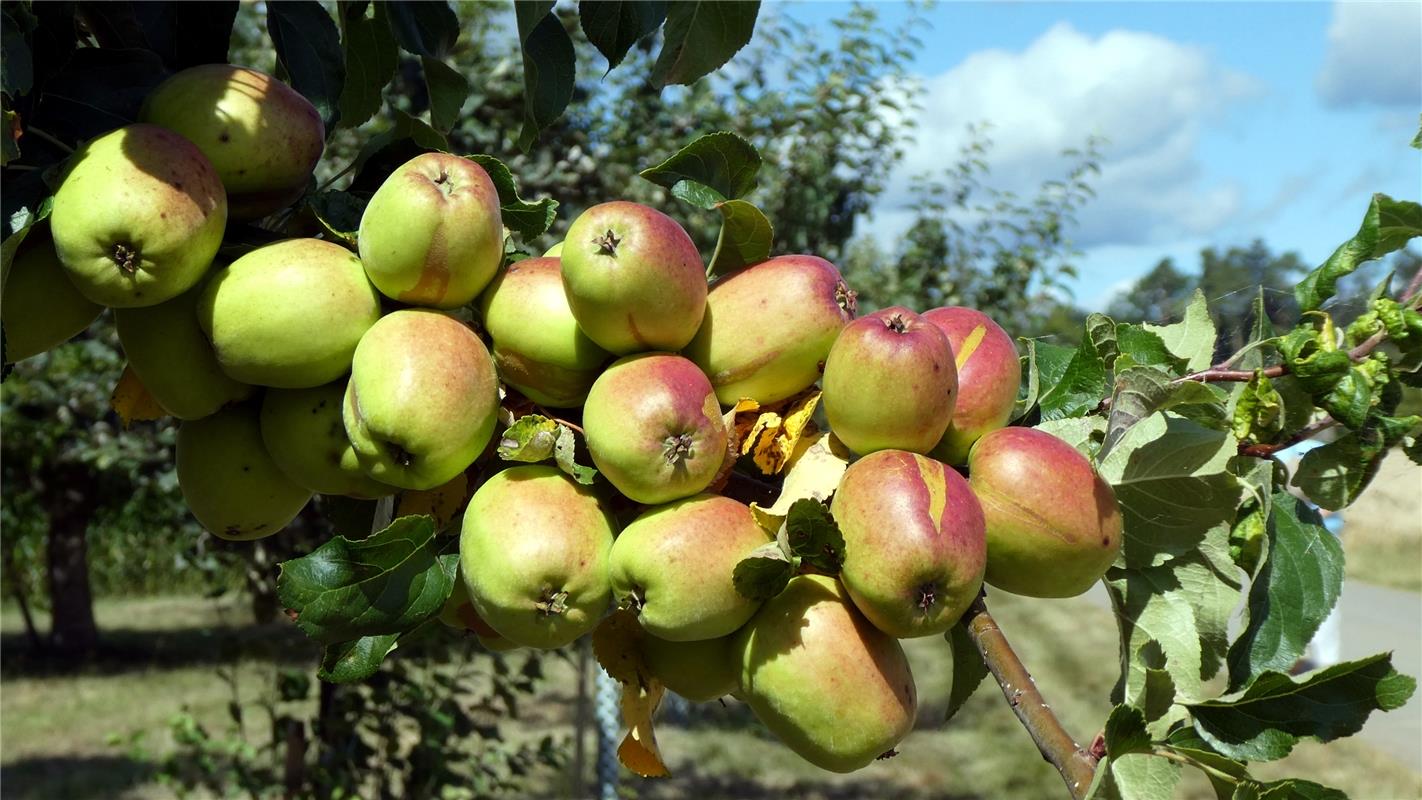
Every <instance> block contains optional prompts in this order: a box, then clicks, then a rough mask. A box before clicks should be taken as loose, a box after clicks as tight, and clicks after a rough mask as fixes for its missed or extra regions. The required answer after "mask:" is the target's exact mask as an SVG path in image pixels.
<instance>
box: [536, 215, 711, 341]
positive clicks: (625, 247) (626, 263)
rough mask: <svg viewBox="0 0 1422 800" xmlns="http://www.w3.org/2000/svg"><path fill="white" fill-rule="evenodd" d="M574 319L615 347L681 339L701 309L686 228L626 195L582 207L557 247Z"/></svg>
mask: <svg viewBox="0 0 1422 800" xmlns="http://www.w3.org/2000/svg"><path fill="white" fill-rule="evenodd" d="M559 258H561V259H562V261H563V287H564V288H565V289H566V290H567V292H568V304H569V305H570V306H571V307H572V309H573V316H574V317H575V318H576V319H577V320H578V326H579V327H581V328H582V329H583V332H584V333H586V334H587V335H588V338H590V339H592V340H593V341H594V342H597V343H598V346H600V347H602V348H603V349H604V350H607V351H609V352H612V353H616V354H617V355H627V354H629V353H645V352H648V351H653V350H664V351H668V352H675V351H677V350H680V349H682V348H683V347H685V346H686V343H687V342H690V341H691V337H693V336H695V335H696V329H697V328H698V327H700V325H701V316H702V314H703V313H704V312H705V311H706V273H705V271H704V267H703V266H702V263H701V254H700V253H699V252H698V251H697V250H696V244H695V243H694V242H692V241H691V237H690V236H688V235H687V233H686V230H685V229H683V228H682V227H681V225H679V224H678V223H677V222H676V220H674V219H672V218H671V217H668V216H667V215H666V214H663V213H662V212H660V211H658V210H656V209H654V208H650V207H648V206H644V205H641V204H639V203H629V202H626V201H621V200H619V201H615V202H611V203H602V204H600V205H596V206H593V207H592V208H589V209H588V210H587V211H584V212H583V213H582V214H580V215H579V216H578V218H577V219H575V220H573V224H572V225H571V226H569V227H568V235H567V236H566V237H565V238H564V239H563V249H562V251H560V253H559Z"/></svg>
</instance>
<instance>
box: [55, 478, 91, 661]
mask: <svg viewBox="0 0 1422 800" xmlns="http://www.w3.org/2000/svg"><path fill="white" fill-rule="evenodd" d="M88 477H89V475H88V473H87V472H86V471H85V470H83V469H82V468H69V469H65V468H60V469H58V470H57V471H56V473H55V474H52V475H50V476H49V478H50V479H49V480H46V481H45V484H46V486H47V487H49V488H50V491H49V492H47V493H46V494H47V501H48V502H47V503H46V506H47V509H46V510H47V511H48V512H49V540H48V542H47V544H46V554H47V556H48V570H49V602H50V609H51V612H50V632H49V644H50V646H51V647H52V648H54V650H55V651H56V652H59V653H63V654H67V655H84V654H86V653H89V652H92V651H93V649H94V647H95V645H97V644H98V641H99V629H98V626H96V625H95V624H94V595H93V592H92V591H91V589H90V587H89V543H88V540H87V537H86V534H87V533H88V530H89V518H90V517H91V516H92V514H93V511H94V506H95V503H96V502H97V501H96V494H95V493H94V492H92V491H88V489H87V487H88V485H89V480H88Z"/></svg>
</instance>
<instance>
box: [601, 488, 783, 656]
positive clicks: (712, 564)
mask: <svg viewBox="0 0 1422 800" xmlns="http://www.w3.org/2000/svg"><path fill="white" fill-rule="evenodd" d="M768 541H770V537H769V536H768V535H767V534H766V532H765V531H764V530H763V529H762V528H761V527H760V525H759V524H757V523H756V521H755V517H753V516H752V515H751V510H750V506H748V505H746V504H745V503H742V502H740V501H738V500H733V499H731V498H729V497H720V496H718V495H714V494H702V495H697V496H695V497H690V498H687V499H685V500H678V501H677V502H674V503H668V504H667V505H664V506H658V507H656V508H653V509H649V510H647V511H645V512H643V513H642V515H641V516H639V517H637V519H635V520H633V522H632V523H631V524H630V525H628V526H627V527H626V528H625V529H623V531H622V534H621V535H619V536H618V537H617V542H616V543H615V544H613V546H612V592H613V595H614V596H615V597H616V598H617V600H618V602H619V603H621V604H622V605H623V606H626V607H628V608H632V609H635V610H636V611H637V617H638V620H639V621H640V622H641V623H642V628H643V629H644V630H646V631H647V633H649V634H651V635H652V636H656V637H659V638H662V639H667V640H670V641H679V642H686V641H695V640H698V639H715V638H717V637H721V636H726V635H727V634H730V633H732V632H734V631H735V630H736V629H737V628H739V627H741V626H742V625H744V624H745V623H746V620H748V619H750V617H751V615H752V614H754V613H755V610H756V608H758V607H759V606H760V604H759V603H757V602H756V601H754V600H750V599H748V598H746V597H745V596H743V595H742V594H741V593H740V592H738V591H736V587H735V584H734V583H732V581H731V575H732V573H734V572H735V569H736V564H738V563H740V561H741V559H743V558H745V557H746V556H747V555H749V554H750V552H751V551H752V550H754V549H756V548H757V547H760V546H761V545H763V544H765V543H766V542H768Z"/></svg>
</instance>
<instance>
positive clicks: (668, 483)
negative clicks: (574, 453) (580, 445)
mask: <svg viewBox="0 0 1422 800" xmlns="http://www.w3.org/2000/svg"><path fill="white" fill-rule="evenodd" d="M583 430H584V431H586V433H587V442H588V453H589V454H590V455H591V456H592V460H593V463H594V464H596V465H597V468H598V470H600V471H601V472H602V474H603V476H604V477H606V478H607V479H608V481H610V482H611V483H612V485H613V486H615V487H616V488H617V491H619V492H621V493H622V494H624V495H626V496H627V497H629V498H631V499H633V500H635V501H637V502H638V503H644V504H655V503H669V502H671V501H672V500H679V499H681V498H683V497H690V496H691V495H694V494H696V493H697V492H700V491H701V490H703V489H705V488H706V487H707V486H709V485H711V481H712V480H713V479H715V477H716V473H717V472H719V471H720V469H721V464H722V463H723V462H724V461H725V459H726V425H725V422H724V421H723V420H722V419H721V406H720V405H719V404H718V403H717V402H716V393H715V392H714V391H712V389H711V382H710V381H708V380H706V376H705V375H703V374H702V373H701V370H699V369H697V368H696V365H695V364H693V363H691V362H690V361H687V360H686V359H684V358H682V357H681V356H674V355H669V354H667V353H644V354H642V355H637V356H628V357H626V358H622V359H619V360H617V361H616V362H614V363H613V364H612V366H610V367H608V368H607V370H606V371H604V372H603V373H602V375H601V376H599V377H598V379H597V381H596V382H595V383H593V387H592V390H591V391H589V392H588V400H587V403H586V404H585V405H584V406H583Z"/></svg>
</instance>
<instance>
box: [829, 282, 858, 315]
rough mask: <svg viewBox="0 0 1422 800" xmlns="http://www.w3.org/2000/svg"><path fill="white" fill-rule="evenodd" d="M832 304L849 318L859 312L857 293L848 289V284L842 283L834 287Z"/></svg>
mask: <svg viewBox="0 0 1422 800" xmlns="http://www.w3.org/2000/svg"><path fill="white" fill-rule="evenodd" d="M834 302H835V304H836V305H838V306H839V307H840V308H842V309H844V312H845V313H846V314H848V315H850V316H851V317H852V316H854V315H855V314H857V313H858V312H859V293H858V292H856V291H854V290H853V289H851V288H849V284H847V283H845V282H844V281H839V282H838V283H836V284H835V285H834Z"/></svg>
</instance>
